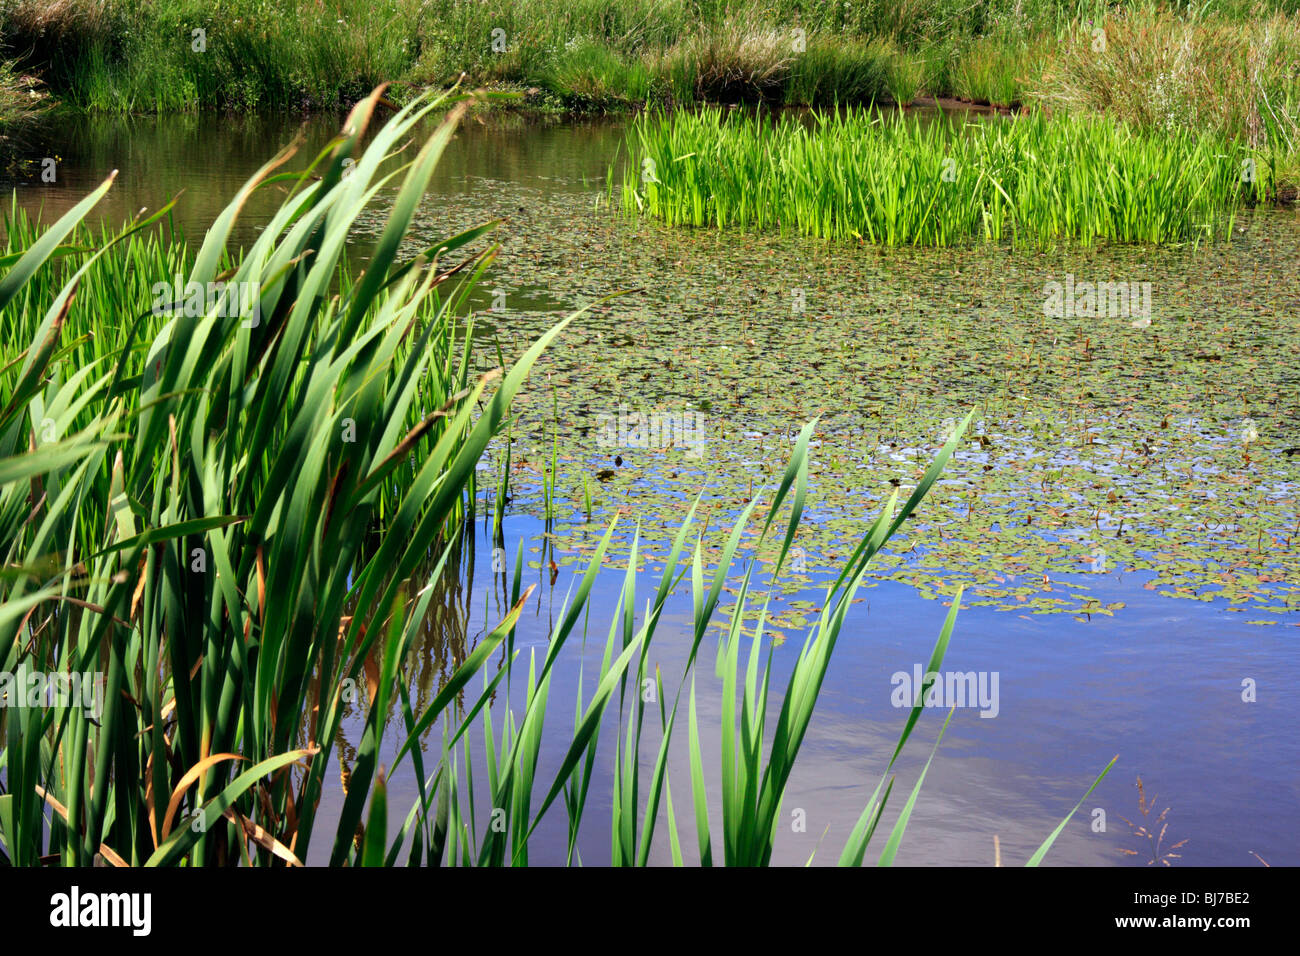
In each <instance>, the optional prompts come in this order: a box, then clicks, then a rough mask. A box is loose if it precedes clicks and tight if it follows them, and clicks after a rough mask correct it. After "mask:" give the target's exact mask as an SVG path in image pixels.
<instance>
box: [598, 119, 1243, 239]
mask: <svg viewBox="0 0 1300 956" xmlns="http://www.w3.org/2000/svg"><path fill="white" fill-rule="evenodd" d="M629 150H630V152H631V154H632V156H633V159H634V162H632V163H629V164H628V165H627V166H626V167H625V171H624V174H623V190H622V202H623V206H624V208H625V209H626V210H627V211H628V212H629V213H637V212H644V213H646V214H648V215H651V216H655V217H657V218H659V219H662V220H663V221H664V222H666V223H667V224H669V225H674V226H695V227H703V226H712V227H716V228H719V229H728V228H739V229H751V230H763V229H775V230H779V231H781V232H783V233H794V234H800V235H808V236H815V237H818V238H823V239H834V240H859V241H864V242H871V243H879V244H882V245H887V246H901V245H937V246H946V245H953V244H957V243H962V242H970V241H981V240H983V241H992V242H998V241H1003V240H1008V241H1011V242H1017V243H1028V244H1037V245H1046V244H1050V243H1054V242H1058V241H1062V240H1072V241H1078V242H1082V243H1085V244H1086V243H1093V242H1096V241H1098V240H1107V241H1111V242H1171V241H1176V240H1195V239H1198V238H1208V237H1227V236H1228V235H1229V234H1230V232H1231V228H1232V224H1233V222H1234V220H1235V214H1236V211H1237V209H1238V207H1239V206H1240V205H1241V204H1242V203H1244V202H1246V201H1250V200H1253V199H1255V198H1256V197H1257V196H1258V195H1262V192H1263V190H1265V189H1266V188H1267V187H1266V185H1265V184H1264V183H1263V182H1262V177H1263V176H1264V175H1265V173H1264V171H1263V170H1260V171H1259V173H1260V177H1261V178H1260V179H1256V178H1254V177H1251V178H1243V174H1242V170H1243V163H1246V162H1251V163H1253V153H1252V152H1251V151H1250V150H1248V149H1247V148H1245V147H1244V146H1237V145H1233V144H1230V143H1224V142H1223V141H1221V140H1219V139H1216V138H1214V137H1211V136H1209V135H1203V134H1199V135H1198V134H1194V133H1191V132H1187V131H1181V132H1180V131H1174V132H1169V133H1165V134H1160V135H1154V134H1150V133H1144V132H1142V131H1140V130H1137V129H1134V128H1131V127H1128V126H1125V125H1123V124H1120V123H1115V122H1111V121H1109V120H1105V119H1074V118H1055V119H1049V118H1048V117H1046V116H1044V115H1042V114H1040V113H1034V114H1031V115H1027V116H1022V117H1020V118H1018V119H1015V120H1007V121H992V122H980V123H972V124H967V125H966V126H965V127H964V128H958V127H956V126H955V125H952V124H949V123H946V122H942V121H940V122H927V121H923V120H921V119H919V118H916V117H908V116H899V115H896V114H884V113H879V112H871V111H866V110H853V109H850V110H847V111H846V112H844V113H842V114H830V113H817V114H814V116H813V118H812V121H811V122H808V123H805V122H803V121H801V119H799V118H792V117H788V116H783V117H781V118H771V117H768V116H761V115H760V116H749V115H739V114H734V113H733V114H724V113H723V112H722V111H721V110H717V109H704V110H701V111H699V112H696V113H680V112H679V113H673V114H671V115H667V116H665V115H662V114H654V115H646V116H642V117H638V119H637V120H636V121H635V123H634V124H633V129H632V132H631V133H630V134H629ZM1251 169H1252V170H1254V167H1253V166H1252V167H1251Z"/></svg>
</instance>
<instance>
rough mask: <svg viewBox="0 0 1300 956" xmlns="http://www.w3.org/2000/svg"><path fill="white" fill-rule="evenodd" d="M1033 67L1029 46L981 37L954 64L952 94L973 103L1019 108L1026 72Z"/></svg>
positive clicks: (1002, 39) (952, 69)
mask: <svg viewBox="0 0 1300 956" xmlns="http://www.w3.org/2000/svg"><path fill="white" fill-rule="evenodd" d="M1031 68H1032V63H1031V60H1030V56H1029V48H1028V45H1027V44H1025V43H1023V42H1021V41H1015V40H1007V39H1004V38H991V37H981V38H978V39H976V40H974V41H972V42H971V43H969V44H967V45H966V46H965V48H964V49H963V51H962V53H961V55H959V56H958V57H956V58H955V60H954V62H953V64H952V67H951V74H950V80H951V84H952V95H953V96H955V97H957V98H958V99H962V100H968V101H970V102H972V103H979V104H986V105H990V106H1007V107H1011V106H1018V105H1020V102H1021V100H1022V98H1023V95H1024V89H1025V75H1026V72H1027V71H1028V70H1029V69H1031Z"/></svg>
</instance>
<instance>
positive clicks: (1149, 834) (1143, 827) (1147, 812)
mask: <svg viewBox="0 0 1300 956" xmlns="http://www.w3.org/2000/svg"><path fill="white" fill-rule="evenodd" d="M1137 792H1138V813H1139V814H1141V816H1142V822H1141V823H1134V822H1133V821H1132V820H1129V819H1127V818H1125V817H1120V819H1121V820H1123V821H1124V822H1125V823H1127V824H1128V827H1129V829H1130V830H1132V831H1133V836H1134V837H1136V838H1137V839H1139V840H1143V841H1145V842H1146V852H1147V854H1148V855H1149V856H1150V859H1149V860H1147V866H1154V865H1155V864H1157V863H1159V864H1161V865H1163V866H1172V865H1173V864H1172V863H1171V862H1170V861H1171V860H1177V859H1178V858H1179V857H1180V856H1181V855H1182V854H1180V853H1175V852H1174V850H1177V849H1180V848H1181V847H1184V846H1186V845H1187V844H1188V842H1189V841H1188V840H1179V841H1178V842H1177V843H1175V844H1173V845H1171V846H1168V847H1166V846H1165V834H1167V833H1168V832H1169V824H1168V823H1167V822H1166V821H1165V817H1167V816H1168V815H1169V810H1170V808H1169V807H1165V808H1164V809H1163V810H1161V811H1160V812H1159V813H1158V814H1157V815H1156V817H1155V819H1154V820H1153V819H1151V814H1152V812H1153V811H1154V810H1155V807H1156V798H1155V797H1154V796H1152V797H1151V799H1150V800H1148V799H1147V794H1146V788H1145V787H1144V786H1143V784H1142V778H1141V777H1138V778H1137ZM1120 852H1121V853H1123V854H1125V855H1126V856H1140V855H1141V853H1140V852H1139V851H1137V850H1130V849H1127V848H1125V849H1121V850H1120Z"/></svg>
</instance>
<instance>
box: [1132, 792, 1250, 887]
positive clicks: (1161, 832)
mask: <svg viewBox="0 0 1300 956" xmlns="http://www.w3.org/2000/svg"><path fill="white" fill-rule="evenodd" d="M1135 786H1136V787H1137V792H1138V813H1139V814H1141V816H1142V822H1141V823H1134V822H1133V821H1132V820H1129V819H1128V818H1126V817H1120V819H1121V820H1123V821H1124V822H1125V823H1127V824H1128V828H1129V829H1130V830H1131V831H1133V836H1134V837H1135V838H1136V839H1138V840H1141V841H1144V842H1145V843H1146V853H1147V855H1149V856H1150V857H1151V858H1150V859H1149V860H1147V866H1154V865H1155V864H1157V863H1160V864H1161V865H1163V866H1172V865H1173V864H1172V863H1170V862H1169V861H1170V860H1177V859H1179V858H1180V857H1181V856H1182V854H1180V853H1175V852H1174V851H1175V850H1178V849H1181V848H1182V847H1184V846H1186V845H1187V844H1188V843H1190V842H1191V841H1190V840H1179V841H1178V842H1177V843H1174V844H1171V845H1169V846H1166V845H1165V835H1166V834H1167V833H1168V832H1169V824H1168V822H1166V820H1165V817H1167V816H1168V815H1169V810H1170V808H1169V807H1165V808H1164V809H1163V810H1161V811H1160V812H1159V813H1158V814H1157V815H1156V818H1155V819H1154V820H1153V819H1151V813H1152V812H1153V811H1154V810H1155V808H1156V799H1157V798H1156V796H1155V795H1154V794H1152V796H1151V799H1150V800H1148V799H1147V793H1146V787H1145V786H1144V785H1143V783H1142V778H1141V777H1138V778H1137V784H1136V785H1135ZM1120 852H1121V853H1123V854H1125V855H1126V856H1141V855H1142V853H1140V852H1139V851H1138V850H1130V849H1127V848H1125V849H1122V850H1120ZM1256 858H1258V856H1257V857H1256Z"/></svg>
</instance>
